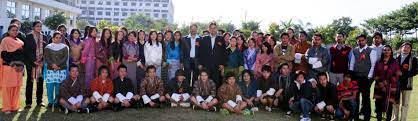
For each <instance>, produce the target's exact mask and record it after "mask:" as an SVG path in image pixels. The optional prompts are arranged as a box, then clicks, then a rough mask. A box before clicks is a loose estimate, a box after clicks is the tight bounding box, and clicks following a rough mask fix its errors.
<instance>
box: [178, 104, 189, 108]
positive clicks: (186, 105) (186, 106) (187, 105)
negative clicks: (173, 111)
mask: <svg viewBox="0 0 418 121" xmlns="http://www.w3.org/2000/svg"><path fill="white" fill-rule="evenodd" d="M180 107H183V108H188V107H190V103H180Z"/></svg>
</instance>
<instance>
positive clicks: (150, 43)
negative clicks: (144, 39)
mask: <svg viewBox="0 0 418 121" xmlns="http://www.w3.org/2000/svg"><path fill="white" fill-rule="evenodd" d="M154 33H155V35H157V38H158V34H157V31H155V30H151V31H150V32H149V35H148V42H149V45H151V46H152V40H151V35H152V34H154ZM157 38H155V41H156V42H157V43H155V44H157V46H159V44H158V43H159V42H158V40H157Z"/></svg>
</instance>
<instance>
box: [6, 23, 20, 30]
mask: <svg viewBox="0 0 418 121" xmlns="http://www.w3.org/2000/svg"><path fill="white" fill-rule="evenodd" d="M14 27H16V28H19V26H18V25H17V24H10V25H9V27H8V28H7V31H10V29H12V28H14Z"/></svg>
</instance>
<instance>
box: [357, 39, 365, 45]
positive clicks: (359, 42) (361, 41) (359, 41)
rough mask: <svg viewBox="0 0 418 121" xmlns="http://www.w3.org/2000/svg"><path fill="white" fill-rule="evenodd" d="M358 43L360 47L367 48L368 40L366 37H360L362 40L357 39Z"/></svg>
mask: <svg viewBox="0 0 418 121" xmlns="http://www.w3.org/2000/svg"><path fill="white" fill-rule="evenodd" d="M357 43H358V44H359V45H360V46H362V47H363V46H366V38H364V37H360V38H358V39H357Z"/></svg>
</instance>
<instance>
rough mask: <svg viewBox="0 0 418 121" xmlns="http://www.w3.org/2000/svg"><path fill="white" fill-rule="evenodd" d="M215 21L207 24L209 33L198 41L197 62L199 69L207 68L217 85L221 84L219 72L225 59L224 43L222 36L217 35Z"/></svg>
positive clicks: (221, 70) (222, 68)
mask: <svg viewBox="0 0 418 121" xmlns="http://www.w3.org/2000/svg"><path fill="white" fill-rule="evenodd" d="M217 31H218V30H217V26H216V23H215V22H212V23H210V24H209V35H208V36H205V37H203V38H202V40H200V42H199V44H198V45H199V48H198V50H199V52H198V62H199V67H198V68H199V69H202V68H205V69H207V70H209V74H210V78H211V79H212V80H213V81H214V82H215V83H216V86H217V87H219V86H221V84H222V80H221V72H223V70H224V65H225V63H226V61H227V55H226V45H225V41H224V39H223V37H222V36H218V35H217Z"/></svg>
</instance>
